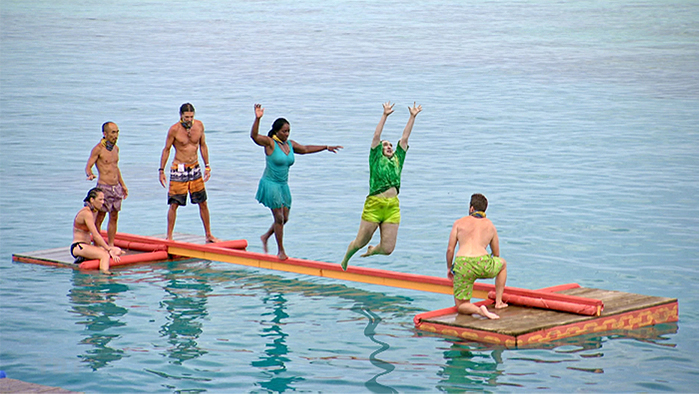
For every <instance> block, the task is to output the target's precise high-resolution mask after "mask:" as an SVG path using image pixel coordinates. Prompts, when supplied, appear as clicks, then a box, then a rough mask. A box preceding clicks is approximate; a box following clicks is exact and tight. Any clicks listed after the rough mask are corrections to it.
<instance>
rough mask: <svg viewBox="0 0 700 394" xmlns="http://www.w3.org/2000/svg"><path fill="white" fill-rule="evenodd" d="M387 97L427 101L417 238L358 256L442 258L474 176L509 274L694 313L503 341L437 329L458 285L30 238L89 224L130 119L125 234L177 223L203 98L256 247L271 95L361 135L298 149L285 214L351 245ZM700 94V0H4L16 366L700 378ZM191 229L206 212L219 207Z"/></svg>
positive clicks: (348, 378)
mask: <svg viewBox="0 0 700 394" xmlns="http://www.w3.org/2000/svg"><path fill="white" fill-rule="evenodd" d="M389 100H391V101H392V102H395V103H396V107H395V108H396V111H395V113H394V114H392V115H391V116H390V117H389V120H388V121H387V125H386V127H385V129H384V136H385V137H386V138H387V139H390V140H397V139H398V138H399V136H400V134H401V131H402V129H403V126H404V125H405V122H406V120H407V118H408V110H407V109H406V107H407V106H409V105H412V104H413V102H414V101H415V102H417V103H419V104H422V105H423V112H421V113H420V114H419V115H418V118H417V121H416V125H415V127H414V130H413V134H412V135H411V138H410V141H409V145H410V149H409V151H408V155H407V160H406V165H405V168H404V174H403V179H402V188H401V194H400V198H401V208H402V223H401V227H400V230H399V237H398V242H397V248H396V251H395V252H394V253H393V254H392V255H391V256H375V257H372V258H369V259H361V258H359V257H356V258H354V259H353V260H351V262H350V263H351V264H354V265H362V266H367V267H375V268H383V269H390V270H395V271H401V272H415V273H419V274H424V275H432V276H443V275H445V261H444V253H445V247H446V245H447V237H448V235H449V231H450V228H451V225H452V223H453V221H454V220H456V219H457V218H459V217H461V216H463V215H465V214H466V213H467V206H468V201H469V196H470V195H471V194H472V193H476V192H480V193H483V194H485V195H486V196H487V197H488V198H489V202H490V204H489V209H488V212H487V213H488V215H489V217H490V218H491V219H492V220H493V221H494V223H495V224H496V226H497V228H498V230H499V237H500V240H501V253H502V256H503V257H504V258H506V259H507V260H508V264H509V267H508V268H509V270H508V271H509V278H508V285H510V286H516V287H523V288H529V289H536V288H542V287H548V286H553V285H557V284H562V283H571V282H576V283H579V284H580V285H582V286H587V287H596V288H602V289H608V290H618V291H625V292H632V293H639V294H647V295H652V296H662V297H674V298H678V300H679V307H680V321H679V322H678V323H675V324H664V325H659V326H656V327H653V328H650V329H646V330H637V331H633V332H610V333H605V334H604V335H597V336H586V337H579V338H574V339H571V340H567V341H562V342H557V343H553V344H551V345H550V346H543V347H542V348H537V349H501V348H498V347H493V346H486V345H482V344H477V343H471V342H464V341H459V340H456V339H451V338H445V337H439V336H432V335H428V334H425V333H422V332H419V331H416V330H415V329H414V328H413V322H412V318H413V316H414V315H415V314H417V313H420V312H424V311H428V310H434V309H439V308H444V307H448V306H450V305H451V303H452V299H451V297H449V296H446V295H438V294H429V293H421V292H416V291H411V290H402V289H393V288H384V287H380V286H373V285H365V284H356V283H350V282H348V283H345V282H342V281H334V280H330V279H324V278H315V277H305V276H302V275H294V274H286V273H280V272H274V271H266V270H257V269H250V268H245V267H238V266H234V265H230V264H226V263H221V262H215V261H197V260H190V261H186V262H181V263H168V264H155V265H145V266H137V267H130V268H123V269H117V270H116V272H117V275H116V276H114V277H111V278H106V277H103V276H100V275H98V274H94V273H81V272H75V271H72V270H68V269H61V268H51V267H44V266H35V265H30V264H22V263H14V262H12V260H11V255H12V253H22V252H28V251H33V250H41V249H49V248H55V247H60V246H67V245H69V244H70V242H71V231H70V225H71V220H72V218H73V216H74V215H75V213H76V212H77V210H78V209H80V207H81V206H82V198H83V197H84V195H85V193H86V191H87V190H88V189H89V188H90V187H92V186H93V183H92V182H87V181H85V178H84V167H85V163H86V161H87V158H88V155H89V152H90V149H91V148H92V147H93V146H94V145H95V144H96V143H97V142H98V141H99V139H100V137H101V131H100V126H101V124H102V123H104V122H105V121H108V120H109V121H114V122H116V123H117V124H118V125H119V127H120V130H121V133H120V139H119V146H120V149H121V161H120V168H121V171H122V174H123V177H124V179H125V181H126V184H127V186H128V188H129V197H128V199H127V200H125V201H124V204H123V210H122V212H121V214H120V220H119V231H121V232H128V233H135V234H142V235H155V234H163V233H164V232H165V225H166V211H167V205H166V191H165V190H164V189H163V188H162V187H161V186H160V184H159V183H158V178H157V175H158V173H157V169H158V167H159V159H160V153H161V150H162V148H163V143H164V140H165V134H166V131H167V129H168V127H169V126H170V125H172V124H173V123H175V122H176V121H177V119H178V108H179V106H180V105H181V104H182V103H185V102H191V103H193V104H194V106H195V108H196V110H197V112H196V116H197V118H198V119H200V120H202V122H203V123H204V125H205V128H206V135H207V137H206V138H207V143H208V146H209V152H210V157H211V165H212V169H213V170H212V179H211V180H210V181H209V182H208V183H207V191H208V194H209V207H210V210H211V213H212V218H211V220H212V227H213V231H214V234H215V235H216V236H217V237H219V238H222V239H246V240H248V242H249V245H250V246H249V250H252V251H262V247H261V245H260V242H259V239H258V237H259V236H260V235H261V234H262V233H263V232H264V231H265V230H266V229H267V228H268V227H269V225H270V224H271V222H272V218H271V215H270V213H269V211H268V210H267V209H266V208H264V207H262V206H261V205H259V204H258V203H257V202H256V201H255V199H254V195H255V190H256V187H257V182H258V180H259V177H260V175H261V174H262V171H263V168H264V156H263V152H262V149H261V148H259V147H258V146H256V145H254V144H253V143H252V141H251V140H250V138H249V137H248V133H249V130H250V125H251V123H252V121H253V117H254V114H253V104H254V103H262V104H263V106H264V107H265V108H266V112H265V116H264V117H263V119H262V124H263V126H262V129H263V130H267V129H266V127H268V126H269V125H270V124H271V123H272V121H273V120H274V119H275V118H277V117H285V118H287V119H288V120H289V121H290V123H291V126H292V132H291V138H292V139H294V140H296V141H298V142H300V143H303V144H324V145H325V144H338V145H343V146H344V149H343V150H342V151H340V152H339V153H338V154H336V155H333V154H331V153H328V152H323V153H318V154H314V155H308V156H298V157H297V161H296V164H295V165H294V166H293V167H292V170H291V173H290V187H291V189H292V194H293V197H294V203H293V207H292V211H291V218H290V222H289V223H288V224H287V226H286V227H285V246H286V249H287V253H288V254H290V255H291V256H294V257H300V258H308V259H313V260H321V261H328V262H339V261H340V260H341V259H342V256H343V254H344V251H345V248H346V247H347V244H348V242H350V241H351V240H352V239H353V238H354V236H355V234H356V232H357V227H358V225H359V220H360V219H359V216H360V212H361V208H362V203H363V201H364V197H365V195H366V193H367V187H368V185H367V177H368V169H367V155H368V148H369V143H370V140H371V137H372V133H373V131H374V128H375V126H376V123H377V122H378V120H379V117H380V115H381V112H382V107H381V103H382V102H386V101H389ZM698 104H699V103H698V4H697V2H693V1H680V0H676V1H662V2H660V1H625V0H620V1H608V2H602V1H568V2H559V1H547V0H533V1H512V0H511V1H498V2H494V1H478V2H477V1H450V0H448V1H442V2H422V3H406V2H399V1H393V0H389V1H383V2H373V1H361V2H360V1H358V2H353V1H311V0H299V1H294V2H287V1H200V2H191V1H188V2H185V1H161V0H154V1H149V2H140V1H128V0H122V1H101V2H88V1H68V0H52V1H40V0H35V1H20V0H4V1H2V2H1V3H0V107H1V108H2V115H3V116H2V117H3V122H2V123H0V184H1V185H2V190H3V192H2V193H0V370H3V371H5V372H6V373H7V375H8V377H10V378H15V379H20V380H24V381H28V382H33V383H39V384H44V385H50V386H59V387H62V388H65V389H69V390H74V391H85V392H95V393H98V392H99V393H123V392H163V393H169V392H173V393H186V392H187V393H195V392H210V393H228V392H250V393H267V392H292V391H294V392H322V393H361V392H372V393H383V392H448V393H457V392H465V391H485V392H533V391H543V392H658V391H670V392H697V391H698V346H699V342H698V308H699V305H698V285H699V280H698V259H699V258H698V237H699V235H698V167H699V162H698ZM171 158H172V154H171ZM175 230H176V231H178V232H182V233H190V234H202V226H201V222H200V219H199V215H198V210H197V209H196V208H195V207H192V206H188V207H184V208H181V209H180V210H179V211H178V220H177V225H176V228H175ZM377 239H378V236H375V242H376V240H377ZM271 247H272V250H273V251H274V250H275V246H274V242H272V243H271Z"/></svg>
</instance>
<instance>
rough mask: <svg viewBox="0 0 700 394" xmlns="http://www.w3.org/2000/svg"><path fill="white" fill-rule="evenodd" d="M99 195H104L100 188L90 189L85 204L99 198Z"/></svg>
mask: <svg viewBox="0 0 700 394" xmlns="http://www.w3.org/2000/svg"><path fill="white" fill-rule="evenodd" d="M98 193H104V192H103V191H102V189H100V188H99V187H93V188H92V189H90V190H89V191H88V194H87V196H86V197H85V199H84V200H83V202H90V200H92V199H93V198H97V194H98Z"/></svg>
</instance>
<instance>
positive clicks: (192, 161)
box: [158, 103, 219, 242]
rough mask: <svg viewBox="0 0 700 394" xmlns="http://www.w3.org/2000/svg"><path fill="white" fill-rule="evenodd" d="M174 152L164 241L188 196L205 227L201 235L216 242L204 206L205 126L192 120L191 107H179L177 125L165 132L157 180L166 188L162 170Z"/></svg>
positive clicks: (207, 171) (208, 172) (170, 236)
mask: <svg viewBox="0 0 700 394" xmlns="http://www.w3.org/2000/svg"><path fill="white" fill-rule="evenodd" d="M171 147H174V148H175V157H174V158H173V163H172V166H171V167H170V187H169V189H168V204H169V205H170V209H169V210H168V232H167V236H166V238H167V239H169V240H172V239H173V229H174V228H175V219H176V218H177V208H178V207H179V206H180V205H183V206H184V205H187V194H188V193H189V195H190V202H191V203H192V204H197V205H199V216H200V217H201V219H202V224H203V225H204V233H205V236H206V241H207V242H219V240H218V239H217V238H216V237H214V236H213V235H211V225H210V223H209V206H208V205H207V191H206V190H205V189H204V182H206V181H208V180H209V177H210V176H211V168H210V167H209V148H208V147H207V143H206V140H205V138H204V125H203V124H202V122H200V121H199V120H195V118H194V106H193V105H192V104H190V103H185V104H182V106H181V107H180V121H179V122H177V123H175V124H174V125H172V126H171V127H170V129H169V130H168V136H167V137H166V138H165V148H163V153H162V154H161V156H160V168H159V169H158V177H159V180H160V184H161V185H162V186H163V187H165V166H166V164H167V162H168V157H169V156H170V148H171ZM197 151H201V154H202V160H204V175H202V167H200V166H199V162H198V160H197Z"/></svg>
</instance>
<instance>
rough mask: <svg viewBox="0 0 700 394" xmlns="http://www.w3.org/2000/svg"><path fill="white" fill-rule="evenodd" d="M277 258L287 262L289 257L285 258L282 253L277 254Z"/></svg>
mask: <svg viewBox="0 0 700 394" xmlns="http://www.w3.org/2000/svg"><path fill="white" fill-rule="evenodd" d="M277 258H278V259H280V260H287V259H288V258H289V257H287V254H286V253H284V252H279V253H277Z"/></svg>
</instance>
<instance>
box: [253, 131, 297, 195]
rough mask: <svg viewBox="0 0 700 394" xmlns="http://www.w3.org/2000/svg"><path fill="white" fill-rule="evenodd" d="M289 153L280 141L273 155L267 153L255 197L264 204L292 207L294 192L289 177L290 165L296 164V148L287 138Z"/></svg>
mask: <svg viewBox="0 0 700 394" xmlns="http://www.w3.org/2000/svg"><path fill="white" fill-rule="evenodd" d="M287 144H288V145H289V153H288V154H285V153H284V152H283V151H282V148H280V147H279V144H278V143H275V150H273V151H272V154H271V155H269V156H268V155H265V172H264V173H263V176H262V178H260V183H259V184H258V192H257V193H256V194H255V199H256V200H258V202H259V203H261V204H262V205H264V206H266V207H268V208H270V209H277V208H282V207H283V206H284V207H287V208H291V207H292V194H291V193H290V192H289V185H288V184H287V179H288V178H289V167H291V166H292V164H294V148H292V141H290V140H287Z"/></svg>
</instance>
